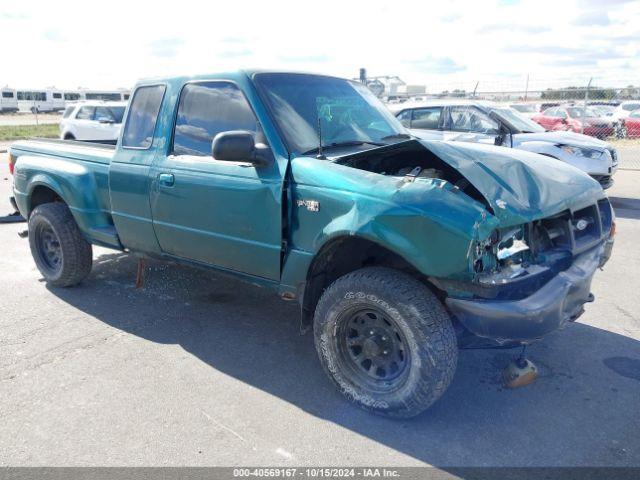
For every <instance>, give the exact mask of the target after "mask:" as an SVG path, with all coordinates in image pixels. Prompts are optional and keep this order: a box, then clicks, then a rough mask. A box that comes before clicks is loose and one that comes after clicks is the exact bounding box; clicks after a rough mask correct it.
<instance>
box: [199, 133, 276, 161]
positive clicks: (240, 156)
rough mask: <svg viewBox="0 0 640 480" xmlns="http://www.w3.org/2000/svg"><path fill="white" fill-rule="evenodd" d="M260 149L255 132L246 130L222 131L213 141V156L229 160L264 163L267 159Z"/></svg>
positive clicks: (217, 158)
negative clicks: (257, 145) (257, 146)
mask: <svg viewBox="0 0 640 480" xmlns="http://www.w3.org/2000/svg"><path fill="white" fill-rule="evenodd" d="M260 150H262V149H260ZM260 150H259V149H257V148H256V142H255V138H254V134H253V133H251V132H249V131H246V130H231V131H228V132H220V133H218V134H217V135H216V136H215V137H214V138H213V141H212V142H211V155H212V156H213V158H215V159H216V160H224V161H227V162H251V163H253V164H254V165H264V164H266V163H267V159H266V157H265V156H264V154H263V153H262V152H261V151H260Z"/></svg>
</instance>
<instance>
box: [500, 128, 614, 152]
mask: <svg viewBox="0 0 640 480" xmlns="http://www.w3.org/2000/svg"><path fill="white" fill-rule="evenodd" d="M513 141H514V143H516V142H517V143H525V142H549V143H554V144H555V143H561V144H563V145H570V146H572V147H583V148H593V149H597V150H604V149H605V148H607V142H603V141H602V140H598V139H597V138H594V137H590V136H588V135H583V134H581V133H575V132H537V133H516V134H515V135H514V136H513Z"/></svg>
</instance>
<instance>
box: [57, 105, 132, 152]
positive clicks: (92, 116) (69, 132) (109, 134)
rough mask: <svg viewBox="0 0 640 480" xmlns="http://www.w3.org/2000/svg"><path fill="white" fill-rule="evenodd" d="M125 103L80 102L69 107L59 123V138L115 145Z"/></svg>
mask: <svg viewBox="0 0 640 480" xmlns="http://www.w3.org/2000/svg"><path fill="white" fill-rule="evenodd" d="M126 106H127V103H126V102H82V103H77V104H73V105H69V106H68V107H67V108H66V110H65V111H64V114H63V116H62V120H61V121H60V138H62V139H63V140H84V141H90V142H100V143H113V144H115V143H116V141H117V140H118V136H119V135H120V128H122V117H123V116H124V110H125V108H126Z"/></svg>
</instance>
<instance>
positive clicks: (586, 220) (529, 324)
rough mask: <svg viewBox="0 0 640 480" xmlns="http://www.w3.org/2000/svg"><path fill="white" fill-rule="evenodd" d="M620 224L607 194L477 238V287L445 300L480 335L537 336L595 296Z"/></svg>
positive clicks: (503, 338)
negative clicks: (596, 277)
mask: <svg viewBox="0 0 640 480" xmlns="http://www.w3.org/2000/svg"><path fill="white" fill-rule="evenodd" d="M614 231H615V225H614V217H613V210H612V209H611V205H610V204H609V201H608V200H607V199H601V200H599V201H598V202H597V203H595V204H593V205H589V206H588V207H586V208H582V209H580V210H577V211H570V210H567V211H564V212H562V213H560V214H557V215H553V216H551V217H547V218H543V219H540V220H536V221H533V222H530V223H527V224H524V225H521V226H519V227H516V228H506V229H502V230H496V231H494V232H492V234H491V235H490V236H489V237H488V238H487V239H485V240H483V241H478V242H476V244H475V248H474V252H473V253H474V255H473V256H472V258H471V262H472V265H471V266H470V268H472V269H473V271H474V272H475V274H476V276H475V280H474V282H473V286H472V288H471V289H470V290H471V292H469V290H467V291H466V292H465V293H464V294H463V295H461V296H456V295H455V293H454V294H453V295H450V296H448V298H447V299H446V304H447V307H448V308H449V310H450V311H451V313H453V314H454V315H455V317H456V318H457V319H458V320H459V321H460V323H461V324H462V325H463V326H464V327H465V328H466V329H467V330H468V331H469V332H471V333H472V334H473V335H475V336H478V337H484V338H489V339H492V340H494V341H496V342H498V343H499V344H508V343H527V342H530V341H532V340H535V339H539V338H541V337H543V336H544V335H546V334H547V333H550V332H551V331H553V330H556V329H557V328H561V327H562V326H564V325H565V324H566V323H567V322H570V321H574V320H576V319H577V318H578V317H579V316H580V315H581V314H582V313H583V312H584V307H583V306H584V304H585V303H587V302H591V301H593V295H592V294H591V280H592V277H593V274H594V273H595V271H596V269H597V268H598V267H602V266H603V265H604V264H605V263H606V261H607V260H608V259H609V257H610V255H611V249H612V246H613V233H614ZM444 283H445V284H446V283H447V282H446V281H445V282H444ZM444 286H445V287H449V289H450V290H453V291H454V292H455V290H456V289H460V288H461V287H462V286H460V285H444ZM469 293H471V295H469Z"/></svg>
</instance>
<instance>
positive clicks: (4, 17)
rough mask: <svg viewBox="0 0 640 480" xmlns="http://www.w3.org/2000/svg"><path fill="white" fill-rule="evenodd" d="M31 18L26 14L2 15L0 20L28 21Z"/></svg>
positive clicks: (0, 14)
mask: <svg viewBox="0 0 640 480" xmlns="http://www.w3.org/2000/svg"><path fill="white" fill-rule="evenodd" d="M28 18H31V16H30V15H27V14H26V13H0V20H27V19H28Z"/></svg>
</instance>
